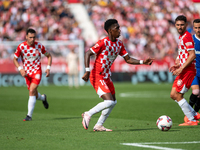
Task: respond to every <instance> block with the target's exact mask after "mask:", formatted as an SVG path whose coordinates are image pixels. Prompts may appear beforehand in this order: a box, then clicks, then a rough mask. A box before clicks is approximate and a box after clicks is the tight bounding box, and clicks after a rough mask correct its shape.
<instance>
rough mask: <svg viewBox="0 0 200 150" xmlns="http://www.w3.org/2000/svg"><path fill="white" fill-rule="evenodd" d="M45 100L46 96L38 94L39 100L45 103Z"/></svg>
mask: <svg viewBox="0 0 200 150" xmlns="http://www.w3.org/2000/svg"><path fill="white" fill-rule="evenodd" d="M44 99H45V97H44V95H41V94H40V93H39V92H38V97H37V100H42V101H44Z"/></svg>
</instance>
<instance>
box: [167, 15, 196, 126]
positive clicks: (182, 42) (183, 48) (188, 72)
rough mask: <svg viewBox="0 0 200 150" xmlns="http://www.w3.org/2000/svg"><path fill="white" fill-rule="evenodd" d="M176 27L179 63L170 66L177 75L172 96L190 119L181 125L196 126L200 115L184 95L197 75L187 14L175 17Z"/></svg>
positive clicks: (171, 70) (170, 69)
mask: <svg viewBox="0 0 200 150" xmlns="http://www.w3.org/2000/svg"><path fill="white" fill-rule="evenodd" d="M175 27H176V29H177V31H178V33H179V34H180V36H179V44H178V58H177V59H179V63H176V64H175V65H173V66H172V67H170V68H169V71H170V72H172V73H173V75H176V76H177V77H176V79H175V80H174V83H173V86H172V89H171V93H170V97H171V98H172V99H173V100H175V101H176V102H177V103H178V104H179V106H180V107H181V109H182V111H183V113H184V114H185V115H186V116H187V117H188V119H189V120H188V121H187V122H185V123H182V124H179V126H194V125H198V122H197V120H198V119H200V115H199V114H197V113H196V112H195V111H194V109H193V108H192V107H191V106H190V105H189V104H188V102H187V101H186V99H185V98H184V97H183V96H184V94H185V93H186V92H187V91H188V90H189V88H190V86H191V84H192V81H193V79H194V77H195V75H196V69H195V61H194V59H195V58H196V56H195V49H194V42H193V39H192V35H191V34H190V33H189V32H188V31H187V30H186V27H187V18H186V17H185V16H183V15H180V16H178V17H177V18H176V19H175Z"/></svg>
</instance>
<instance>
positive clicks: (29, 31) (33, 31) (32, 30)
mask: <svg viewBox="0 0 200 150" xmlns="http://www.w3.org/2000/svg"><path fill="white" fill-rule="evenodd" d="M28 33H36V31H35V30H34V29H32V28H29V29H28V30H27V31H26V35H28Z"/></svg>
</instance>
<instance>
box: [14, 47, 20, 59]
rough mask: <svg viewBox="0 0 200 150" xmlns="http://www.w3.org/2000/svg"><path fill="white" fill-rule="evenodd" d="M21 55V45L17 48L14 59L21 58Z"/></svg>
mask: <svg viewBox="0 0 200 150" xmlns="http://www.w3.org/2000/svg"><path fill="white" fill-rule="evenodd" d="M20 55H21V49H20V45H19V46H18V47H17V49H16V51H15V53H14V57H15V58H19V57H20Z"/></svg>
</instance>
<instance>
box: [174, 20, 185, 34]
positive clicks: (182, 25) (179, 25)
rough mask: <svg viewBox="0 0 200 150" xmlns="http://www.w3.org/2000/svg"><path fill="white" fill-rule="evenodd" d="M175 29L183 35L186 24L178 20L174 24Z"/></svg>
mask: <svg viewBox="0 0 200 150" xmlns="http://www.w3.org/2000/svg"><path fill="white" fill-rule="evenodd" d="M175 26H176V29H177V31H178V33H179V34H180V35H182V34H184V33H185V31H186V27H187V23H186V22H185V21H182V20H178V21H176V23H175Z"/></svg>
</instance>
